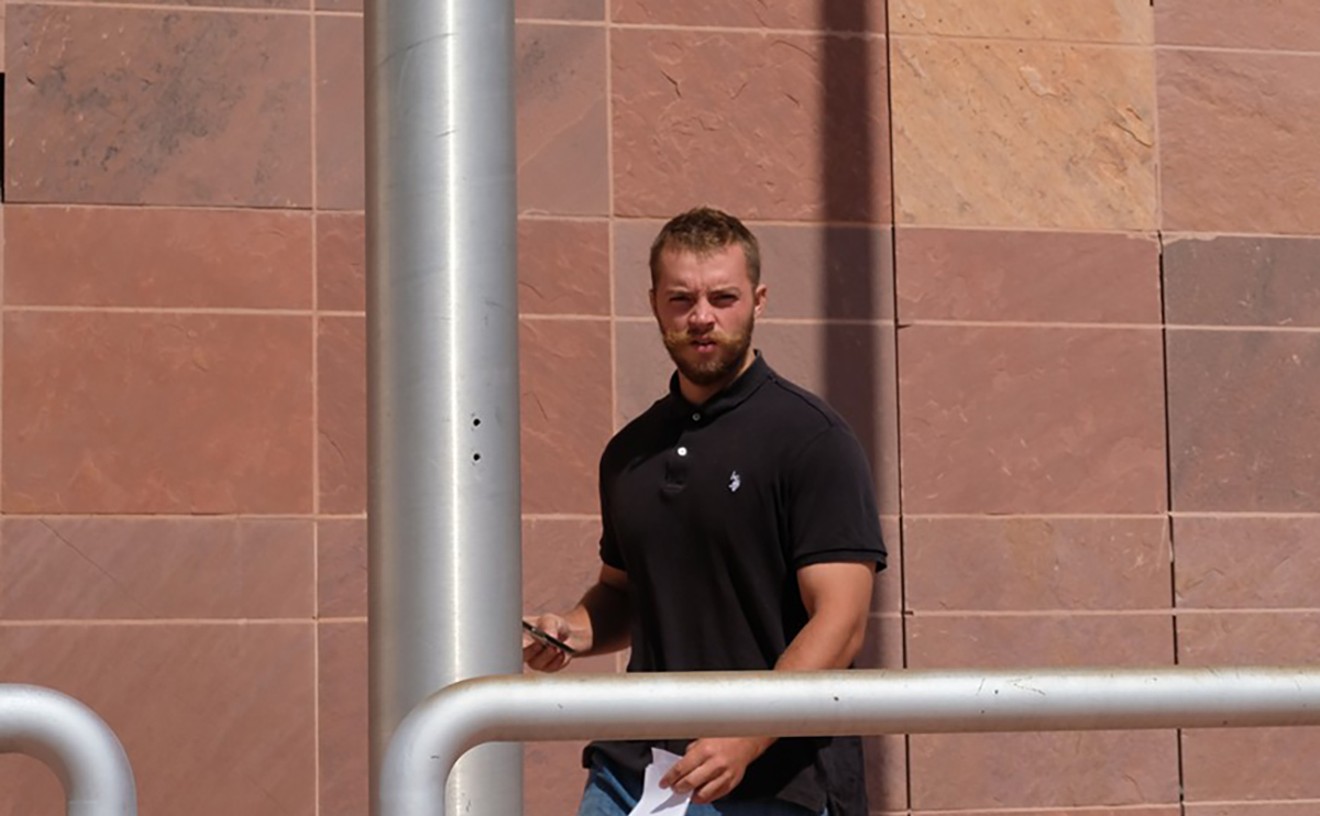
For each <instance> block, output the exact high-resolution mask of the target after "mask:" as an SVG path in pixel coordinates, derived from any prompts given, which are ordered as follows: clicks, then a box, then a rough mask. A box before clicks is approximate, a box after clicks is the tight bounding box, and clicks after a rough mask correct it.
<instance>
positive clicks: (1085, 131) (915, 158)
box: [892, 37, 1155, 230]
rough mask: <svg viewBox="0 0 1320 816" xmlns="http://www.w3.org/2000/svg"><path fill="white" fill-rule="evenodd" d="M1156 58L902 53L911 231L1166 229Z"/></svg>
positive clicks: (901, 131)
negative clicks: (1158, 168) (1159, 176)
mask: <svg viewBox="0 0 1320 816" xmlns="http://www.w3.org/2000/svg"><path fill="white" fill-rule="evenodd" d="M1154 69H1155V65H1154V59H1153V57H1152V55H1151V54H1150V52H1149V51H1146V50H1136V49H1128V48H1108V47H1101V46H1084V45H1058V44H1053V43H1023V42H1002V41H982V40H962V39H941V38H927V37H895V38H894V40H893V68H892V71H893V74H894V76H893V102H892V105H893V111H894V123H895V128H894V191H895V192H894V194H895V209H896V210H897V219H898V221H899V223H903V224H931V225H941V226H952V225H958V226H1031V227H1055V228H1063V229H1068V228H1074V229H1131V230H1141V229H1150V228H1152V227H1153V226H1155V132H1154V118H1155V96H1154Z"/></svg>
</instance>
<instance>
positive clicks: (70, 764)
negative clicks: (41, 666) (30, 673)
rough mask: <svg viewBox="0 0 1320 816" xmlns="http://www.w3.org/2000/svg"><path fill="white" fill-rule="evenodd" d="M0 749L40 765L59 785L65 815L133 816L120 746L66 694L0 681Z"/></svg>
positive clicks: (133, 798) (132, 791)
mask: <svg viewBox="0 0 1320 816" xmlns="http://www.w3.org/2000/svg"><path fill="white" fill-rule="evenodd" d="M0 753H19V754H27V755H28V756H31V757H34V758H36V759H39V760H41V761H42V762H44V763H46V765H47V766H49V767H50V769H51V770H52V771H54V772H55V775H56V776H57V777H59V780H60V784H61V785H63V786H64V795H65V799H66V801H67V802H68V805H67V809H66V813H67V814H68V816H137V792H136V786H135V784H134V782H133V768H132V766H130V765H129V762H128V755H127V754H125V753H124V746H122V745H121V744H120V743H119V739H118V738H117V737H116V736H115V733H114V732H113V731H111V730H110V727H109V726H108V725H106V724H105V721H104V720H102V719H101V718H100V717H98V716H97V715H96V713H95V712H94V711H92V710H91V709H90V708H88V707H87V706H85V705H83V704H82V703H80V702H78V701H77V700H75V699H73V698H72V697H70V696H68V695H67V694H61V693H60V692H58V691H54V690H52V689H48V688H42V687H40V686H27V685H18V684H0Z"/></svg>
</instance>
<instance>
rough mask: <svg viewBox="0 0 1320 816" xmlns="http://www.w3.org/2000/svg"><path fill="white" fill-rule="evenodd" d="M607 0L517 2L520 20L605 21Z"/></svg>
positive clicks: (534, 0) (529, 0)
mask: <svg viewBox="0 0 1320 816" xmlns="http://www.w3.org/2000/svg"><path fill="white" fill-rule="evenodd" d="M605 3H606V0H515V2H514V4H513V13H514V14H515V15H516V16H517V17H518V18H519V19H524V18H525V19H537V20H604V19H605Z"/></svg>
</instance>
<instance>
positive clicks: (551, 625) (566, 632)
mask: <svg viewBox="0 0 1320 816" xmlns="http://www.w3.org/2000/svg"><path fill="white" fill-rule="evenodd" d="M527 622H528V623H530V624H532V625H533V626H535V627H537V628H538V629H541V630H543V631H545V632H546V633H548V634H551V635H554V636H555V637H557V638H559V639H560V640H562V641H564V642H565V643H570V641H569V637H570V636H571V635H572V629H570V628H569V625H568V621H566V620H564V619H563V618H561V617H560V616H558V615H540V616H538V617H535V618H528V619H527ZM574 648H576V646H575V647H574ZM572 659H573V658H572V656H571V655H569V654H567V653H566V652H564V651H563V650H561V649H556V648H555V647H554V646H548V645H546V644H544V643H542V642H541V641H539V640H537V639H535V638H533V637H532V636H531V635H528V634H526V633H523V662H524V663H526V664H527V665H528V667H529V668H532V669H535V670H536V671H543V672H557V671H559V670H560V669H562V668H564V667H565V666H567V665H568V663H569V661H571V660H572Z"/></svg>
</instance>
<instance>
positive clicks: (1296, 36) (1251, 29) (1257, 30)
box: [1155, 0, 1320, 51]
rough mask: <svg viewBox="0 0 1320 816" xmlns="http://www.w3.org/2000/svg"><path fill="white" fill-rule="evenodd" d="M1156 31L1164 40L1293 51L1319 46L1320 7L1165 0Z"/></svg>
mask: <svg viewBox="0 0 1320 816" xmlns="http://www.w3.org/2000/svg"><path fill="white" fill-rule="evenodd" d="M1155 32H1156V34H1157V36H1158V38H1159V41H1160V42H1161V43H1169V44H1176V45H1208V46H1224V47H1229V48H1263V49H1282V50H1294V51H1317V50H1320V6H1317V5H1316V4H1315V3H1313V2H1311V0H1271V2H1269V3H1253V4H1251V5H1250V6H1243V5H1242V4H1241V3H1240V2H1236V0H1160V2H1158V3H1156V4H1155Z"/></svg>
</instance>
